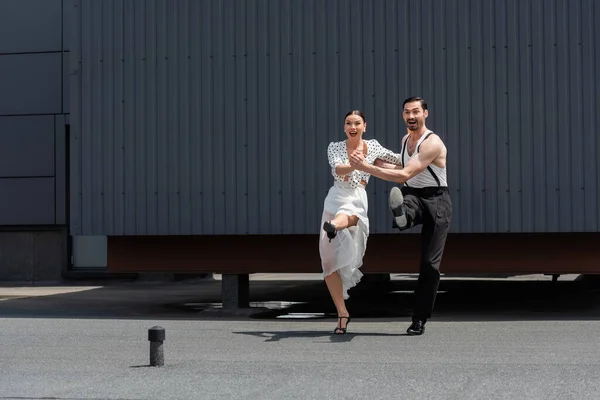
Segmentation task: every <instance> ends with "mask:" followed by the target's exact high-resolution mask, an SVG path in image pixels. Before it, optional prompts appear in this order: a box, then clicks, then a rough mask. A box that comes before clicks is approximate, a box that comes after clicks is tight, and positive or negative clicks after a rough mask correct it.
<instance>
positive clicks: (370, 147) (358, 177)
mask: <svg viewBox="0 0 600 400" xmlns="http://www.w3.org/2000/svg"><path fill="white" fill-rule="evenodd" d="M363 141H364V142H365V143H366V144H367V155H366V157H365V160H366V161H367V162H368V163H369V164H373V163H374V162H375V160H376V159H378V158H380V159H382V160H384V161H386V162H389V163H392V164H398V165H399V164H401V159H400V154H396V153H394V152H393V151H391V150H388V149H386V148H385V147H383V146H382V145H380V144H379V142H378V141H377V140H376V139H368V140H363ZM327 158H328V159H329V165H330V166H331V174H332V175H333V177H334V178H335V180H336V181H337V182H344V175H337V174H336V173H335V167H337V166H338V165H344V164H345V165H348V164H350V160H349V159H348V151H347V149H346V141H345V140H342V141H341V142H331V143H329V147H327ZM370 177H371V174H368V173H366V172H363V171H356V170H354V171H352V172H351V173H350V174H349V176H348V183H349V184H350V185H351V186H352V187H353V188H356V187H358V186H361V183H360V182H361V181H365V182H367V183H368V182H369V178H370Z"/></svg>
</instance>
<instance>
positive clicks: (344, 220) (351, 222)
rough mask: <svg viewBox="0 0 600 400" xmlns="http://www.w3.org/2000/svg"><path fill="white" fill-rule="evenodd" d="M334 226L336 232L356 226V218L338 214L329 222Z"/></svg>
mask: <svg viewBox="0 0 600 400" xmlns="http://www.w3.org/2000/svg"><path fill="white" fill-rule="evenodd" d="M330 222H331V223H332V224H333V225H334V226H335V230H336V231H341V230H342V229H345V228H348V227H351V226H356V224H358V217H357V216H356V215H346V214H342V213H340V214H338V215H336V216H335V218H334V219H332V220H331V221H330Z"/></svg>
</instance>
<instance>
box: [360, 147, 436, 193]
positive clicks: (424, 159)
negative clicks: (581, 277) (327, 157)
mask: <svg viewBox="0 0 600 400" xmlns="http://www.w3.org/2000/svg"><path fill="white" fill-rule="evenodd" d="M442 149H443V144H442V141H441V140H440V138H439V137H437V136H431V137H430V138H428V140H425V141H423V143H421V146H420V148H419V152H418V153H417V154H416V155H415V156H414V157H413V158H411V159H410V160H409V161H408V163H406V167H404V168H402V169H387V168H380V167H377V166H374V165H370V164H367V163H366V162H364V157H362V155H360V154H352V155H351V156H350V165H351V166H352V167H354V168H355V169H358V170H360V171H364V172H367V173H369V174H371V175H373V176H375V177H377V178H379V179H383V180H386V181H391V182H396V183H405V182H406V181H407V180H409V179H410V178H412V177H413V176H415V175H417V174H418V173H420V172H422V171H423V170H424V169H425V168H427V166H428V165H429V164H431V162H432V161H433V160H435V158H436V157H437V156H439V155H440V153H441V152H442Z"/></svg>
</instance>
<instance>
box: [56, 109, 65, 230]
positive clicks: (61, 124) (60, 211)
mask: <svg viewBox="0 0 600 400" xmlns="http://www.w3.org/2000/svg"><path fill="white" fill-rule="evenodd" d="M54 154H55V168H54V175H55V180H54V189H55V190H54V194H55V196H54V197H55V209H56V211H55V218H56V220H55V223H56V224H58V225H65V224H66V223H67V193H68V188H67V127H66V121H65V116H64V115H57V116H56V117H55V118H54Z"/></svg>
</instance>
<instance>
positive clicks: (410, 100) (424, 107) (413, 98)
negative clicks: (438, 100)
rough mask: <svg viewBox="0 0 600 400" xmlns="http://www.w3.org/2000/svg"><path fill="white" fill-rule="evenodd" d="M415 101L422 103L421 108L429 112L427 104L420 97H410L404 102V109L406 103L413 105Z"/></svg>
mask: <svg viewBox="0 0 600 400" xmlns="http://www.w3.org/2000/svg"><path fill="white" fill-rule="evenodd" d="M415 101H420V102H421V107H422V108H423V111H425V110H427V102H426V101H425V100H423V99H422V98H420V97H409V98H408V99H406V100H404V103H402V109H404V106H405V105H406V103H413V102H415Z"/></svg>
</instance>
